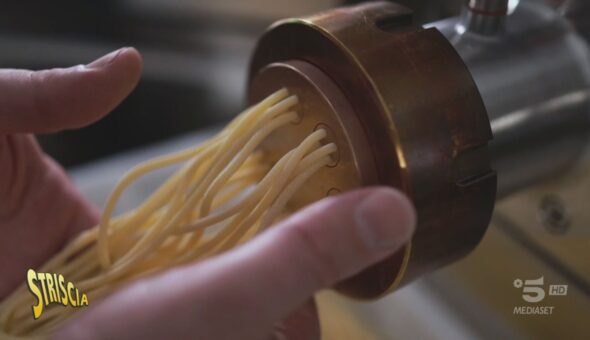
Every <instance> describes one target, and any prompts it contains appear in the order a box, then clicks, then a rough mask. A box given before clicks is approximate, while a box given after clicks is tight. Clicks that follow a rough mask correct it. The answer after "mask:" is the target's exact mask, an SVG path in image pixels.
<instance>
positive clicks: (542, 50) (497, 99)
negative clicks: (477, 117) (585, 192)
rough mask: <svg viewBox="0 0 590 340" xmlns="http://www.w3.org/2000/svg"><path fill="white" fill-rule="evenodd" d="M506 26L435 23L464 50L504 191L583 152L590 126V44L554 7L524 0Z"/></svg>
mask: <svg viewBox="0 0 590 340" xmlns="http://www.w3.org/2000/svg"><path fill="white" fill-rule="evenodd" d="M504 25H505V26H504V28H503V33H502V34H498V35H496V36H492V37H490V36H484V35H480V34H476V33H474V32H470V31H466V30H465V29H463V26H464V22H463V21H462V19H461V18H453V19H449V20H445V21H441V22H437V23H434V24H433V25H431V26H434V27H436V28H438V29H439V30H440V31H441V32H442V33H443V34H444V35H445V36H446V37H447V38H448V39H449V41H450V42H451V43H452V44H453V46H454V47H455V49H456V50H457V52H458V53H459V54H460V55H461V57H462V58H463V60H464V61H465V63H466V64H467V67H468V68H469V71H470V72H471V75H472V76H473V79H474V80H475V83H476V84H477V87H478V89H479V92H480V93H481V96H482V98H483V101H484V103H485V106H486V109H487V111H488V114H489V118H490V121H491V125H492V131H493V133H494V140H493V142H492V143H491V145H490V150H491V157H492V163H493V167H494V169H495V170H496V172H497V173H498V195H499V196H504V195H506V194H508V193H511V192H514V191H515V190H518V189H521V188H524V187H526V186H528V185H530V184H532V183H534V182H535V181H538V180H541V179H545V178H547V177H550V176H553V175H555V174H559V173H561V172H563V171H564V170H565V169H567V168H568V167H569V166H570V165H571V164H572V163H573V162H574V161H575V160H576V159H577V158H578V156H579V155H580V152H581V150H582V149H583V147H584V146H585V144H586V142H587V135H588V131H589V130H590V54H589V52H588V45H587V44H586V42H585V41H584V39H582V38H581V37H580V36H579V35H577V34H576V32H575V31H574V30H573V29H572V27H571V25H569V24H568V22H567V20H566V19H564V18H563V17H561V16H560V15H559V14H558V13H557V12H556V11H555V10H554V9H552V8H551V7H548V6H546V5H544V4H542V3H541V2H537V1H521V3H520V4H519V6H518V7H517V8H516V10H515V11H514V12H513V13H512V14H511V15H510V16H508V18H507V20H506V22H505V24H504Z"/></svg>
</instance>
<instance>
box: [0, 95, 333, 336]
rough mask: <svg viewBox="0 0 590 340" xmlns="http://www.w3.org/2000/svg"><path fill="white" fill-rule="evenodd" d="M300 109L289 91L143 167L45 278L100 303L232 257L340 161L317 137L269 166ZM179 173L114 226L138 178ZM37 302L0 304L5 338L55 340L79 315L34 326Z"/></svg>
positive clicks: (50, 313)
mask: <svg viewBox="0 0 590 340" xmlns="http://www.w3.org/2000/svg"><path fill="white" fill-rule="evenodd" d="M297 103H298V99H297V97H296V96H294V95H289V92H288V90H287V89H281V90H279V91H277V92H275V93H273V94H271V95H270V96H268V97H267V98H266V99H264V100H263V101H261V102H260V103H258V104H257V105H255V106H253V107H251V108H249V109H248V110H246V111H245V112H243V113H242V114H240V115H239V116H238V117H236V118H235V119H234V120H233V121H232V122H231V123H230V124H228V126H226V127H225V128H224V129H223V130H222V131H221V132H220V133H219V134H217V135H216V136H215V137H213V138H212V139H210V140H209V141H207V142H206V143H204V144H201V145H198V146H195V147H193V148H190V149H187V150H183V151H180V152H176V153H173V154H170V155H166V156H163V157H159V158H156V159H152V160H150V161H147V162H145V163H141V164H139V165H137V166H136V167H135V168H134V169H132V170H131V171H129V172H128V173H127V174H126V175H124V176H123V178H122V179H121V180H120V181H119V183H118V184H117V185H116V186H115V188H114V189H113V191H112V193H111V195H110V197H109V198H108V200H107V202H106V205H105V208H104V210H103V214H102V217H101V220H100V223H99V224H98V225H97V226H96V227H94V228H92V229H90V230H87V231H85V232H84V233H82V234H80V235H79V236H78V237H77V238H76V239H75V240H73V241H72V242H70V243H69V244H67V245H66V246H65V247H64V249H62V250H61V251H60V252H59V253H58V254H56V255H55V256H53V257H52V258H50V259H49V260H48V261H47V262H46V263H45V264H44V265H43V266H42V267H41V268H40V269H39V271H40V272H51V273H60V274H63V275H64V276H65V277H67V279H68V280H70V281H73V282H76V287H78V288H79V289H80V290H81V291H83V292H85V293H87V294H88V297H89V300H90V301H96V300H99V299H100V298H102V297H104V296H107V295H109V294H110V293H111V292H113V291H114V290H115V289H117V288H118V287H120V286H121V285H122V284H125V283H128V282H130V281H133V280H137V279H139V278H142V277H145V276H147V275H151V274H154V273H156V272H158V271H162V270H164V269H166V268H170V267H172V266H177V265H181V264H183V263H187V262H193V261H199V260H202V259H205V258H207V257H210V256H212V255H215V254H218V253H221V252H224V251H226V250H228V249H231V248H232V247H235V246H236V245H238V244H240V243H242V242H244V241H247V240H248V239H250V238H251V237H253V236H254V235H255V234H256V233H259V232H261V231H263V230H264V229H265V228H267V227H268V226H269V225H271V224H272V223H273V222H275V221H276V220H277V219H279V218H280V217H281V216H282V215H284V213H285V206H286V205H287V203H288V202H289V200H290V199H291V197H292V196H293V195H294V194H295V193H296V192H297V190H298V189H299V188H300V187H301V186H302V185H303V184H304V183H305V182H306V181H307V179H309V178H310V177H311V176H313V175H314V174H315V173H316V172H317V171H318V170H319V169H320V168H322V167H324V166H326V165H328V164H329V163H330V162H331V158H330V157H331V156H330V155H331V154H332V153H334V152H335V151H336V145H335V144H333V143H328V142H326V141H325V139H326V131H324V130H323V129H318V130H316V131H313V132H310V134H309V135H308V136H307V137H306V138H305V139H303V140H302V141H301V143H300V144H299V145H298V146H297V147H295V148H293V149H292V150H290V151H288V152H287V153H285V154H284V155H283V156H282V157H281V158H280V159H279V160H278V161H277V162H276V163H274V164H266V163H265V162H263V157H262V155H261V151H259V145H260V144H261V143H262V142H263V141H264V139H265V138H266V137H267V136H269V135H270V134H271V133H273V132H274V131H276V130H277V129H279V128H281V127H285V126H287V125H288V124H291V123H294V122H296V121H297V120H298V114H297V112H296V111H295V110H294V108H295V107H296V104H297ZM179 164H181V165H182V166H181V167H180V168H179V169H178V170H177V171H175V172H174V173H173V174H172V175H171V176H170V177H169V178H168V179H167V180H166V181H165V182H164V183H163V184H162V185H161V186H160V187H159V188H158V189H157V190H156V191H155V192H154V193H153V194H152V195H150V196H149V197H147V198H146V199H145V200H144V201H143V202H142V204H141V205H139V206H138V207H137V208H134V209H132V210H131V211H128V212H125V213H123V214H120V215H118V216H113V212H114V210H115V207H116V205H117V202H118V201H119V199H120V198H121V196H122V194H123V193H124V192H125V190H126V189H127V188H128V187H129V186H130V185H131V184H132V183H133V182H134V181H136V180H137V179H138V178H139V177H141V176H144V175H146V174H148V173H150V172H153V171H155V170H158V169H161V168H164V167H168V166H172V165H179ZM23 277H24V273H23ZM34 300H35V298H34V297H33V296H32V295H31V294H30V292H29V291H28V290H27V288H26V286H25V285H24V284H23V285H22V286H20V287H19V288H18V289H16V290H15V291H14V292H13V293H12V294H11V295H10V296H9V297H8V298H6V299H5V300H4V301H3V302H2V303H1V304H0V337H6V338H10V337H15V338H20V337H44V336H47V335H50V334H51V332H52V331H53V330H55V328H56V327H58V326H59V325H60V324H61V323H62V322H63V321H64V320H66V319H67V318H68V317H69V316H71V314H72V313H75V311H76V309H74V308H60V307H54V306H52V305H50V306H48V308H47V309H46V310H45V311H44V312H43V315H42V316H41V317H40V318H39V319H37V320H34V319H33V317H32V316H31V305H32V304H33V303H34V302H35V301H34Z"/></svg>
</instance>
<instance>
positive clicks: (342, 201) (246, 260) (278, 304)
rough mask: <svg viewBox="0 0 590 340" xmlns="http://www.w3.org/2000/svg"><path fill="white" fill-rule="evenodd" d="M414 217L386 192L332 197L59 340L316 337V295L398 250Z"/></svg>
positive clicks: (169, 275) (132, 294)
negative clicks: (314, 295)
mask: <svg viewBox="0 0 590 340" xmlns="http://www.w3.org/2000/svg"><path fill="white" fill-rule="evenodd" d="M415 223H416V215H415V212H414V209H413V207H412V205H411V203H410V202H409V201H408V199H407V198H406V197H405V196H404V195H403V194H401V193H399V192H398V191H396V190H394V189H389V188H367V189H361V190H358V191H354V192H349V193H345V194H342V195H339V196H335V197H330V198H326V199H324V200H322V201H320V202H317V203H315V204H313V205H311V206H309V207H307V208H305V209H303V210H302V211H300V212H298V213H296V214H294V215H292V216H291V217H289V218H287V219H286V220H284V221H283V222H280V223H278V224H277V225H275V226H273V227H272V228H269V229H268V230H267V231H265V232H264V233H262V234H261V235H259V236H257V237H256V238H254V239H253V240H251V241H249V242H247V243H245V244H243V245H241V246H239V247H237V248H236V249H233V250H231V251H229V252H227V253H224V254H221V255H219V256H217V257H213V258H210V259H208V260H205V261H202V262H199V263H194V264H189V265H186V266H183V267H178V268H173V269H170V270H168V271H166V272H163V273H161V274H159V275H156V276H154V277H151V278H147V279H143V280H140V281H138V282H135V283H132V284H131V285H129V286H127V287H126V288H123V289H121V290H119V291H117V292H115V293H114V294H113V295H111V296H109V297H107V298H106V299H104V300H103V301H101V302H99V303H97V304H96V305H94V306H91V307H90V308H89V309H88V310H87V311H83V312H80V314H79V315H77V316H75V317H73V318H72V319H70V320H68V321H67V322H66V324H65V325H64V326H63V327H62V329H61V330H59V331H58V332H57V334H55V338H56V339H79V338H84V339H189V338H190V339H268V338H272V339H275V338H280V339H290V340H294V339H306V340H308V339H317V338H319V334H320V332H319V322H318V318H317V312H316V309H315V305H314V303H313V298H312V296H313V294H314V293H315V292H317V291H318V290H320V289H322V288H328V287H331V286H333V285H334V284H335V283H337V282H339V281H341V280H343V279H345V278H347V277H350V276H352V275H354V274H355V273H358V272H359V271H361V270H362V269H364V268H366V267H368V266H370V265H371V264H373V263H376V262H377V261H379V260H381V259H383V258H385V257H387V256H388V255H390V254H392V253H393V252H395V251H396V250H398V249H399V248H400V247H401V246H402V245H403V244H404V243H406V242H407V241H408V240H409V238H410V237H411V235H412V233H413V230H414V226H415Z"/></svg>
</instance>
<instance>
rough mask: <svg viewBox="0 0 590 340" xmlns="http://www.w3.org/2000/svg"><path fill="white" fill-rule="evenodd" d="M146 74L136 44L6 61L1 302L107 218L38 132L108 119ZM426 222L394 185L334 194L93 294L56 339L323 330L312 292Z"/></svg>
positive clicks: (292, 334)
mask: <svg viewBox="0 0 590 340" xmlns="http://www.w3.org/2000/svg"><path fill="white" fill-rule="evenodd" d="M140 73H141V57H140V56H139V54H138V53H137V51H136V50H134V49H132V48H125V49H121V50H118V51H115V52H113V53H111V54H109V55H107V56H105V57H103V58H101V59H99V60H97V61H95V62H93V63H91V64H89V65H87V66H77V67H73V68H68V69H54V70H48V71H39V72H31V71H23V70H0V138H1V140H0V165H1V166H0V232H1V234H2V235H3V237H1V238H0V268H2V275H1V277H2V279H1V280H0V299H2V298H3V297H5V296H6V295H7V294H9V293H10V291H11V290H12V289H14V288H15V287H16V286H17V285H18V284H20V283H21V282H23V281H24V279H25V275H26V270H27V269H28V268H36V267H38V266H39V265H41V264H42V263H43V262H44V261H45V260H47V259H48V258H49V257H50V256H51V255H52V254H54V253H55V252H57V251H58V250H59V249H60V248H61V247H62V246H63V245H64V244H65V243H66V242H67V241H68V240H70V239H71V238H72V237H74V236H75V235H76V234H78V233H79V232H80V231H81V230H83V229H84V228H88V227H91V226H94V225H95V224H96V222H97V220H98V213H97V209H96V208H95V207H93V206H92V205H91V204H90V203H88V202H87V201H86V200H85V199H84V198H83V197H82V196H81V195H80V193H79V192H78V191H76V189H75V188H74V186H73V185H72V183H71V182H70V181H69V180H68V178H67V176H66V174H65V172H64V171H63V170H62V169H61V168H60V167H59V166H58V165H57V164H56V163H55V162H54V161H52V160H51V159H50V158H49V157H48V156H46V155H44V154H43V152H42V151H41V150H40V148H39V146H38V145H37V143H36V141H35V139H34V137H33V136H32V135H31V133H40V132H55V131H59V130H63V129H72V128H78V127H81V126H84V125H87V124H90V123H92V122H94V121H96V120H98V119H99V118H101V117H102V116H104V115H105V114H106V113H108V112H109V111H111V110H112V109H113V108H114V107H115V106H116V105H117V104H118V103H120V102H121V101H122V100H123V99H124V98H125V97H126V96H127V95H128V94H129V93H130V92H131V91H132V89H133V88H134V87H135V85H136V84H137V82H138V80H139V76H140ZM415 224H416V214H415V211H414V208H413V206H412V204H411V203H410V201H409V200H408V199H407V198H406V197H405V195H403V194H402V193H400V192H399V191H397V190H395V189H391V188H384V187H373V188H364V189H360V190H357V191H353V192H348V193H344V194H341V195H338V196H333V197H329V198H325V199H323V200H321V201H319V202H317V203H315V204H313V205H310V206H309V207H307V208H305V209H303V210H301V211H299V212H297V213H295V214H293V215H292V216H290V217H289V218H287V219H285V220H284V221H282V222H280V223H278V224H277V225H275V226H274V227H273V228H270V229H269V230H267V231H265V232H264V233H262V234H261V235H259V236H257V237H256V238H254V239H253V240H251V241H250V242H247V243H245V244H243V245H241V246H239V247H237V248H235V249H233V250H231V251H229V252H227V253H224V254H221V255H219V256H216V257H213V258H210V259H207V260H205V261H202V262H199V263H193V264H188V265H185V266H182V267H177V268H172V269H169V270H167V271H165V272H162V273H159V274H157V275H154V276H152V277H150V278H146V279H143V280H139V281H137V282H135V283H132V284H130V285H128V286H126V287H123V288H122V289H120V290H119V291H117V292H115V293H113V294H112V295H110V296H109V297H107V298H105V299H104V300H102V301H96V302H94V301H93V303H91V306H90V307H89V308H88V309H87V310H86V311H82V312H80V313H78V314H77V315H76V316H75V317H73V318H72V319H70V320H68V321H67V322H66V323H65V324H64V325H63V327H62V328H61V329H59V330H58V332H57V333H56V334H55V339H79V338H83V339H138V338H140V339H237V338H239V339H269V338H271V339H275V338H277V339H318V338H319V336H320V327H319V321H318V316H317V310H316V307H315V304H314V300H313V294H314V293H315V292H317V291H318V290H321V289H324V288H328V287H331V286H333V285H334V284H335V283H337V282H339V281H341V280H343V279H345V278H347V277H350V276H352V275H354V274H355V273H358V272H360V271H361V270H362V269H364V268H366V267H368V266H370V265H371V264H374V263H376V262H378V261H379V260H381V259H384V258H385V257H387V256H388V255H391V254H392V253H393V252H395V251H396V250H399V249H400V248H401V247H402V246H403V244H405V243H406V242H407V241H408V240H409V239H410V238H411V236H412V234H413V232H414V228H415Z"/></svg>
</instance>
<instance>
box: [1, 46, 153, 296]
mask: <svg viewBox="0 0 590 340" xmlns="http://www.w3.org/2000/svg"><path fill="white" fill-rule="evenodd" d="M140 74H141V57H140V56H139V54H138V53H137V51H136V50H135V49H133V48H126V49H121V50H118V51H115V52H113V53H111V54H108V55H106V56H104V57H103V58H101V59H98V60H96V61H94V62H93V63H91V64H89V65H86V66H82V65H80V66H75V67H71V68H66V69H53V70H45V71H38V72H32V71H26V70H11V69H4V70H0V235H2V236H1V237H0V268H1V271H2V272H1V273H0V277H1V280H0V300H2V299H3V298H4V297H5V296H6V295H8V293H10V291H12V290H13V289H14V288H15V287H16V286H17V285H18V284H20V283H22V282H23V281H24V279H25V277H26V271H27V269H28V268H37V267H38V266H39V265H41V264H42V263H43V262H45V261H46V260H47V259H48V258H49V257H51V255H53V254H54V253H56V252H57V251H58V250H59V249H60V248H61V247H62V246H63V245H64V243H66V242H67V241H68V239H70V238H72V237H73V236H75V235H77V234H78V233H79V232H80V231H81V230H82V229H84V228H88V227H91V226H93V225H95V224H96V223H97V221H98V211H97V209H96V208H95V207H94V206H92V205H91V204H90V203H89V202H88V201H86V200H85V199H84V198H83V197H82V196H81V195H80V193H79V192H78V191H77V190H76V189H75V188H74V186H73V185H72V183H71V182H70V180H69V179H68V177H67V175H66V174H65V172H64V171H63V169H62V168H61V167H60V166H59V165H58V164H57V163H55V162H54V161H53V160H52V159H51V158H50V157H48V156H47V155H45V154H44V153H43V151H42V150H41V149H40V148H39V145H38V144H37V142H36V140H35V137H34V136H33V135H32V133H47V132H56V131H60V130H64V129H73V128H79V127H82V126H84V125H88V124H90V123H92V122H94V121H96V120H98V119H100V118H101V117H102V116H104V115H105V114H107V113H108V112H109V111H111V110H112V109H113V108H114V107H115V106H116V105H118V104H119V103H120V102H121V101H122V100H123V99H124V98H125V97H126V96H127V95H128V94H129V93H130V92H131V90H133V88H134V87H135V85H136V84H137V82H138V80H139V76H140Z"/></svg>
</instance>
